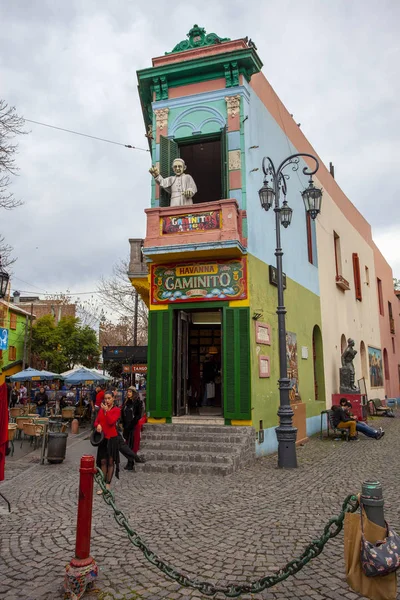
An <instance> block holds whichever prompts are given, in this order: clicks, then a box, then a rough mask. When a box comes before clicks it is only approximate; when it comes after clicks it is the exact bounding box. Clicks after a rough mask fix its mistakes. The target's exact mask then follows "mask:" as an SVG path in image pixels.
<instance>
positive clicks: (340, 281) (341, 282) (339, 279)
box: [336, 275, 350, 291]
mask: <svg viewBox="0 0 400 600" xmlns="http://www.w3.org/2000/svg"><path fill="white" fill-rule="evenodd" d="M336 285H337V287H338V288H340V289H341V290H343V291H346V290H349V289H350V284H349V282H348V281H347V279H345V278H344V277H343V276H342V275H336Z"/></svg>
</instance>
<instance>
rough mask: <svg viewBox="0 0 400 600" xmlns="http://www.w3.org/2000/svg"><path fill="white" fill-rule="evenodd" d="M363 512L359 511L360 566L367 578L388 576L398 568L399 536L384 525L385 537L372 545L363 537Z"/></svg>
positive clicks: (399, 557) (399, 555)
mask: <svg viewBox="0 0 400 600" xmlns="http://www.w3.org/2000/svg"><path fill="white" fill-rule="evenodd" d="M363 512H364V509H363V508H362V509H361V552H360V559H361V566H362V570H363V571H364V573H365V575H366V576H367V577H378V576H383V575H388V574H389V573H393V572H394V571H397V569H398V568H399V567H400V536H399V535H398V534H397V533H396V532H395V531H393V530H392V529H389V526H388V524H387V523H386V521H385V525H386V537H385V539H383V540H377V541H376V542H375V543H374V544H373V543H371V542H368V540H367V539H366V538H365V535H364V524H363Z"/></svg>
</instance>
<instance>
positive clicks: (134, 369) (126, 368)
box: [122, 365, 147, 375]
mask: <svg viewBox="0 0 400 600" xmlns="http://www.w3.org/2000/svg"><path fill="white" fill-rule="evenodd" d="M122 371H123V372H124V373H142V375H145V374H146V373H147V365H122Z"/></svg>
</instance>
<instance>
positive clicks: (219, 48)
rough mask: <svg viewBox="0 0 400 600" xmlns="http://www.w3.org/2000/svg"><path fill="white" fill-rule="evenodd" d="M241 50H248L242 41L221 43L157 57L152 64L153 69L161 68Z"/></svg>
mask: <svg viewBox="0 0 400 600" xmlns="http://www.w3.org/2000/svg"><path fill="white" fill-rule="evenodd" d="M243 48H248V46H247V44H246V41H245V40H244V39H240V40H233V41H232V42H223V43H222V44H215V45H214V46H205V47H204V48H193V49H192V50H185V51H184V52H175V53H174V54H167V55H166V56H158V57H156V58H153V59H152V62H153V67H163V66H164V65H170V64H173V63H180V62H184V61H187V60H195V59H197V58H206V57H208V56H214V55H215V54H225V53H227V52H234V51H236V50H243Z"/></svg>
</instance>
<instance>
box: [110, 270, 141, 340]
mask: <svg viewBox="0 0 400 600" xmlns="http://www.w3.org/2000/svg"><path fill="white" fill-rule="evenodd" d="M127 272H128V261H126V260H120V261H119V262H118V263H117V264H116V265H114V268H113V275H112V277H110V278H109V279H105V278H104V277H103V278H102V279H101V280H100V283H99V285H98V292H99V295H100V297H101V299H102V301H103V303H104V305H105V306H106V307H108V308H109V309H110V310H111V311H112V312H114V313H115V314H117V315H118V316H119V317H120V319H119V322H118V325H117V326H118V327H120V328H122V329H124V328H126V330H127V332H126V333H124V335H125V337H126V338H129V339H130V340H131V341H130V343H129V344H128V345H131V344H132V343H133V327H134V325H133V323H134V317H135V296H136V291H135V289H134V288H133V287H132V284H131V283H130V281H129V279H128V276H127ZM147 327H148V310H147V306H146V305H145V303H144V302H143V300H141V298H140V296H139V303H138V330H137V337H138V344H139V345H142V344H146V343H147ZM111 329H112V328H109V333H110V335H111ZM112 335H113V336H114V338H115V336H116V335H117V337H118V336H122V333H121V331H119V333H118V334H117V332H116V331H115V330H113V331H112ZM103 345H110V346H113V345H125V344H103Z"/></svg>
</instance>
